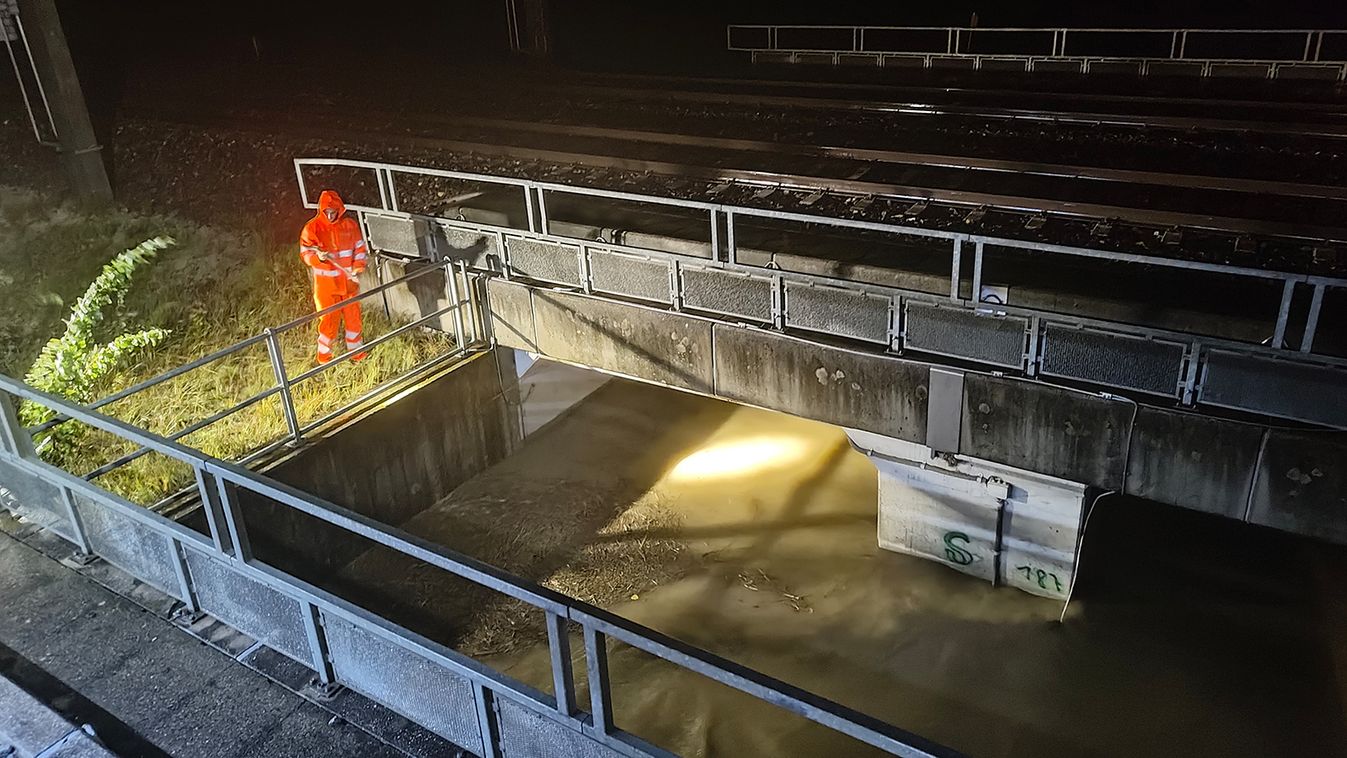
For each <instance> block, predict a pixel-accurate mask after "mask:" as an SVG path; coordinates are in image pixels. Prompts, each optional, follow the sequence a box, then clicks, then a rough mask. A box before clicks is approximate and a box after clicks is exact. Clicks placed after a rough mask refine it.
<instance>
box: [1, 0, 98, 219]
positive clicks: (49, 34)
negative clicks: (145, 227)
mask: <svg viewBox="0 0 1347 758" xmlns="http://www.w3.org/2000/svg"><path fill="white" fill-rule="evenodd" d="M19 10H20V12H21V13H22V16H21V18H22V19H23V20H24V22H25V28H26V29H27V30H28V42H29V44H30V45H31V46H32V48H33V58H34V60H35V61H36V63H37V71H38V75H39V76H41V77H42V81H43V83H44V84H45V85H46V92H47V98H48V100H49V102H50V103H51V111H52V119H53V120H54V121H55V122H56V130H57V140H58V141H59V142H60V145H61V165H62V168H63V169H64V170H65V174H66V181H67V182H68V183H69V184H70V190H71V191H72V192H74V193H75V194H76V195H78V196H79V197H80V198H82V199H84V200H89V201H93V202H96V203H106V202H111V201H112V185H111V184H110V183H109V182H108V172H107V167H106V166H104V164H103V153H102V150H103V148H102V146H101V145H99V143H98V138H97V137H96V136H95V135H94V127H93V122H91V121H90V120H89V108H88V105H87V104H86V103H85V101H84V90H83V89H82V88H81V87H80V81H79V76H78V75H76V73H75V63H74V61H73V60H71V58H70V47H69V46H68V45H67V44H66V39H65V30H64V29H62V27H61V16H60V14H59V13H57V11H56V0H19Z"/></svg>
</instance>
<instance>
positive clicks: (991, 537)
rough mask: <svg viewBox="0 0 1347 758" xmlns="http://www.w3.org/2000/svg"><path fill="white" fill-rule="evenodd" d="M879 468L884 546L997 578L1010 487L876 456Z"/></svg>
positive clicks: (990, 578)
mask: <svg viewBox="0 0 1347 758" xmlns="http://www.w3.org/2000/svg"><path fill="white" fill-rule="evenodd" d="M871 460H873V461H874V462H875V466H876V468H878V469H879V546H880V547H882V548H884V549H885V550H893V551H896V552H900V553H907V554H909V555H916V556H919V557H922V558H928V559H930V560H934V561H939V562H941V563H944V564H946V565H947V566H950V567H951V568H953V569H955V570H957V571H962V572H963V573H965V574H971V575H972V576H976V577H980V578H982V579H985V580H987V581H989V582H991V581H995V579H996V564H997V558H998V550H997V528H996V526H997V518H998V516H999V513H1000V509H1001V498H1003V497H1004V496H1005V489H1004V485H999V486H998V485H997V484H996V483H994V482H988V481H985V480H980V479H976V478H967V477H962V476H956V475H951V474H948V473H945V472H943V471H940V470H938V469H933V468H928V467H922V466H916V465H912V464H908V463H900V462H895V461H887V460H884V459H875V458H872V459H871Z"/></svg>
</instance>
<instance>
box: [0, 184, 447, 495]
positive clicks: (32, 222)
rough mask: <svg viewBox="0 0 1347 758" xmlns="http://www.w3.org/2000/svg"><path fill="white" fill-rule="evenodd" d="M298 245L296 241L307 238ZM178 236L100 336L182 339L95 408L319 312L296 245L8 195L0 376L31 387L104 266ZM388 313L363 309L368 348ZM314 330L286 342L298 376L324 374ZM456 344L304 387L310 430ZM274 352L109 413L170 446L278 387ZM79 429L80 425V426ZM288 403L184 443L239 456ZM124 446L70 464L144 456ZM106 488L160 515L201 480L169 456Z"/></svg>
mask: <svg viewBox="0 0 1347 758" xmlns="http://www.w3.org/2000/svg"><path fill="white" fill-rule="evenodd" d="M296 234H298V230H296ZM161 235H167V236H172V237H173V238H174V239H176V240H177V242H178V244H177V245H176V246H174V247H172V248H170V249H168V250H165V251H163V252H162V253H161V254H160V255H159V257H158V259H157V261H156V262H155V263H154V265H153V266H151V267H149V268H148V269H146V270H145V271H144V272H143V273H141V274H139V275H138V276H137V279H136V281H135V283H134V284H133V286H132V287H131V289H130V291H129V292H127V294H126V298H125V302H124V304H123V307H122V308H120V309H119V310H118V311H117V313H115V314H110V316H109V318H108V319H107V321H106V323H105V324H103V325H102V328H105V329H106V331H107V332H108V333H109V334H112V335H116V334H120V333H122V332H124V331H127V330H133V331H134V330H140V329H147V328H162V329H167V330H169V331H170V332H171V335H170V336H169V337H168V338H167V339H166V340H165V341H164V342H163V343H162V344H160V345H158V346H157V347H155V348H154V349H153V350H150V351H145V352H144V353H143V354H141V355H138V356H137V357H136V358H135V359H134V360H132V361H129V362H128V363H127V364H126V365H125V366H123V367H122V368H120V369H119V370H117V371H115V372H113V373H111V374H110V375H108V376H106V377H104V378H103V379H102V381H101V382H100V386H99V388H98V391H97V392H96V393H95V394H96V395H97V396H100V397H102V396H106V395H108V394H111V393H112V392H115V391H117V390H118V389H120V388H123V387H127V386H130V385H132V384H135V383H137V382H140V381H143V380H145V379H148V378H150V377H152V376H156V375H158V374H161V373H163V372H165V371H167V370H169V369H172V368H174V367H177V366H180V365H182V364H184V363H187V362H189V361H191V360H193V359H195V358H197V357H200V356H202V355H205V354H207V353H210V352H213V351H215V350H218V349H220V348H223V347H226V346H228V345H231V344H234V343H237V342H239V341H241V340H243V339H246V338H248V337H251V336H253V335H256V334H258V333H260V332H262V331H263V330H264V329H266V328H267V327H274V326H278V325H280V324H282V323H284V322H287V321H290V320H292V319H294V318H297V317H299V316H302V315H305V314H308V313H311V312H312V311H313V302H312V299H311V297H310V292H309V277H308V273H307V270H306V269H305V267H304V266H303V264H302V263H301V262H300V261H299V256H298V255H297V253H296V248H295V243H294V241H292V240H288V239H286V240H278V239H273V238H270V237H269V236H268V235H266V234H264V233H261V232H258V231H251V230H231V229H221V228H217V227H211V226H204V225H200V224H195V223H191V222H188V221H184V220H182V219H180V218H175V217H173V216H166V215H146V214H138V213H134V212H128V211H124V210H106V211H88V210H84V209H81V208H79V207H77V206H75V205H72V204H67V203H60V202H57V201H53V200H52V199H50V198H48V197H45V196H42V195H39V194H36V193H33V192H29V191H26V190H20V189H14V188H4V187H0V371H3V373H5V374H7V375H9V376H22V375H23V373H24V372H25V370H26V369H27V367H28V366H29V365H31V363H32V362H33V360H34V358H35V357H36V356H37V354H38V352H39V351H40V350H41V348H42V345H43V344H44V343H46V341H47V340H48V339H50V338H51V337H53V336H55V335H57V334H59V333H60V331H61V330H62V324H61V318H62V316H63V315H64V314H65V312H66V311H67V310H68V308H69V306H70V304H71V303H73V302H74V301H75V299H76V298H77V297H78V296H79V293H81V292H82V291H84V289H85V288H86V287H87V286H88V284H89V282H90V281H92V280H93V279H94V277H96V276H97V275H98V272H99V270H100V269H101V268H102V266H103V265H104V264H105V263H107V262H108V261H109V260H111V259H112V258H113V257H114V256H116V255H117V254H118V253H120V252H121V251H123V250H125V249H127V248H129V247H132V246H134V245H135V244H137V243H138V242H140V241H141V240H144V239H147V238H150V237H155V236H161ZM394 326H395V324H393V323H392V322H391V321H390V320H389V319H388V318H386V317H385V316H384V314H383V312H382V309H381V308H379V307H378V305H377V303H376V301H367V302H366V304H365V341H366V342H369V341H371V340H373V339H375V338H377V337H378V336H379V335H380V334H384V333H386V332H388V331H389V330H391V329H392V328H394ZM314 334H315V327H314V326H313V325H311V324H310V325H305V326H302V327H298V328H296V329H293V330H290V331H289V332H286V333H284V334H282V335H281V338H280V344H281V348H282V354H283V359H284V362H285V365H286V368H287V373H288V374H289V375H290V376H292V377H293V376H295V375H297V374H299V373H302V372H303V371H305V370H307V369H308V368H309V367H311V366H312V365H313V362H312V361H313V350H314ZM451 344H452V341H451V338H448V337H446V336H443V335H439V334H437V333H428V332H424V331H421V330H409V331H408V332H405V333H404V334H403V335H402V336H400V337H398V338H395V339H392V340H389V341H388V342H385V343H383V344H382V345H380V346H379V347H378V348H377V349H375V350H374V351H372V352H371V354H370V358H369V359H368V360H365V361H363V362H361V363H359V364H351V363H349V362H347V363H344V364H342V365H339V366H335V367H333V368H332V369H331V370H328V371H325V372H323V373H322V374H319V375H318V376H316V377H314V378H312V379H309V380H307V381H305V382H302V383H300V384H299V385H297V386H296V387H295V388H294V399H295V403H296V407H297V410H298V413H299V415H300V420H301V422H307V421H312V420H314V419H316V418H319V417H321V416H323V415H325V414H326V413H329V412H331V411H332V410H335V409H336V408H338V407H340V406H341V405H343V404H345V403H346V402H349V401H350V400H351V399H354V398H355V397H357V396H358V395H360V394H362V393H364V392H366V391H368V390H370V389H373V388H374V387H376V386H378V385H379V384H380V383H382V382H383V381H386V380H387V379H389V378H391V377H394V376H396V375H398V374H400V373H402V372H404V371H407V370H408V369H410V368H412V367H414V366H416V365H417V364H418V363H420V362H422V361H424V360H426V359H427V358H430V357H432V356H434V355H438V354H440V353H442V352H444V351H445V350H446V349H448V348H449V347H450V346H451ZM274 383H275V375H274V374H273V372H272V367H271V363H270V361H269V359H268V356H267V351H266V347H265V345H263V344H258V345H254V346H252V347H250V348H247V349H245V350H243V351H241V352H239V353H236V354H234V355H231V356H229V357H228V358H225V359H223V360H220V361H217V362H215V363H212V364H209V365H208V366H205V367H203V368H201V369H197V370H195V371H192V372H189V373H187V374H185V375H183V376H181V377H178V378H176V379H173V380H170V381H168V382H164V383H162V384H160V385H157V386H155V387H153V388H151V389H148V390H145V391H143V392H140V393H137V394H135V395H132V396H130V397H128V398H125V399H123V400H120V401H118V402H115V403H112V404H110V405H107V406H105V407H104V408H103V409H102V412H103V413H106V414H108V415H110V416H113V417H115V418H119V419H121V420H123V421H127V422H129V423H131V424H135V425H136V426H139V427H142V428H145V429H149V430H150V431H153V432H156V433H158V434H162V435H165V436H167V435H170V434H173V433H175V432H177V431H179V430H181V429H184V428H186V427H188V426H189V425H191V424H193V423H195V422H197V421H200V420H202V419H204V418H206V417H208V416H210V415H212V414H214V413H216V412H218V411H222V410H224V409H226V408H229V407H230V406H232V405H234V404H236V403H238V402H240V401H242V400H244V399H246V398H248V397H250V396H252V395H254V394H256V393H258V392H260V391H262V390H264V389H266V388H268V387H270V386H272V385H273V384H274ZM69 423H77V422H69ZM285 432H286V424H285V419H284V416H283V414H282V412H281V406H280V402H279V398H277V397H272V398H269V399H267V400H263V401H262V402H260V403H258V404H257V405H254V406H252V407H251V408H249V409H248V410H245V411H243V412H240V413H238V414H236V415H234V416H231V417H228V418H226V419H225V420H223V421H220V422H218V423H216V424H213V425H211V426H209V427H206V428H205V429H202V430H200V431H198V432H195V433H192V434H189V435H187V436H185V437H184V438H183V439H182V440H181V441H182V442H183V443H185V444H187V445H190V446H192V447H195V448H197V449H200V450H202V451H203V452H205V453H207V454H209V455H213V456H216V457H220V458H235V457H237V456H239V455H240V454H242V453H244V452H246V451H248V450H251V449H253V448H256V447H257V446H259V445H262V444H265V443H267V442H269V441H272V440H275V439H277V438H279V437H280V436H282V435H283V434H285ZM134 449H135V446H134V445H133V444H131V443H128V442H126V441H125V440H122V439H120V438H117V437H115V436H114V435H111V434H108V433H105V432H100V431H97V430H91V431H90V433H88V434H85V435H82V436H81V437H80V439H79V442H78V444H77V445H76V446H75V447H74V449H73V450H72V451H71V452H70V453H69V455H68V456H67V458H66V460H65V462H64V464H63V465H64V466H65V467H66V468H67V469H68V470H70V471H72V472H73V473H76V474H81V475H82V474H85V473H87V472H89V471H92V470H95V469H97V468H98V467H99V466H102V465H104V464H105V463H108V462H110V461H113V460H116V459H117V458H119V457H121V456H123V455H126V454H128V453H131V452H133V451H134ZM97 481H98V483H99V484H100V485H101V486H103V487H105V488H107V489H109V490H111V491H113V492H117V493H118V494H120V495H122V496H124V497H126V498H128V499H129V500H132V501H133V502H138V503H141V504H145V505H149V504H152V503H154V502H157V501H158V500H160V499H162V498H163V497H165V496H167V495H169V494H171V493H172V492H174V491H176V490H177V489H179V488H180V487H183V486H186V485H188V484H190V483H191V472H190V470H189V469H188V468H187V467H186V466H183V465H180V464H177V463H176V462H174V461H172V460H170V459H167V458H165V457H163V456H160V455H158V454H149V455H145V456H143V457H141V458H138V459H137V460H135V461H134V462H132V463H130V464H127V465H125V466H123V467H121V468H119V469H117V470H115V471H113V472H111V473H109V474H106V475H104V476H102V477H99V479H98V480H97Z"/></svg>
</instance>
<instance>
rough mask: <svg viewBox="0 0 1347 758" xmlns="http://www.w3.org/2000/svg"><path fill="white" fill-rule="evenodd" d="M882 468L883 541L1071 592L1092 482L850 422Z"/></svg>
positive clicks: (960, 567) (1052, 594)
mask: <svg viewBox="0 0 1347 758" xmlns="http://www.w3.org/2000/svg"><path fill="white" fill-rule="evenodd" d="M848 434H849V435H850V436H851V440H852V443H853V444H854V445H855V446H856V447H857V448H859V449H860V450H862V451H863V452H865V453H866V454H867V455H868V456H869V457H870V460H871V461H872V462H874V464H875V468H876V469H878V472H879V546H880V547H882V548H884V549H885V550H893V551H896V552H900V553H906V554H908V555H915V556H919V557H922V558H927V559H930V560H934V561H939V562H941V563H944V564H945V565H947V566H949V567H951V568H953V569H955V570H957V571H961V572H963V573H965V574H971V575H972V576H976V577H980V578H982V579H985V580H986V581H989V582H992V583H993V584H997V585H1006V586H1009V587H1015V588H1017V589H1020V590H1023V591H1025V592H1028V593H1031V594H1034V595H1040V596H1043V597H1049V598H1055V599H1062V600H1064V599H1065V598H1066V597H1067V594H1068V593H1069V592H1070V591H1071V582H1072V578H1073V576H1074V573H1075V566H1076V548H1077V545H1078V540H1079V535H1080V528H1081V521H1082V519H1083V516H1084V508H1085V491H1086V485H1084V484H1081V483H1079V482H1069V481H1066V480H1063V479H1057V478H1054V477H1050V476H1045V475H1043V474H1039V473H1037V472H1033V471H1024V470H1022V469H1015V468H1011V467H1009V466H1003V465H1000V464H996V463H991V462H989V461H982V460H978V459H974V458H968V457H965V456H956V455H951V454H949V453H938V452H936V451H935V450H933V449H931V448H929V447H926V446H924V445H918V444H915V443H911V442H904V441H902V440H896V439H893V438H890V437H884V436H881V435H877V434H872V433H870V432H862V431H859V430H848Z"/></svg>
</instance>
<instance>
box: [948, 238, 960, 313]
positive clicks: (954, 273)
mask: <svg viewBox="0 0 1347 758" xmlns="http://www.w3.org/2000/svg"><path fill="white" fill-rule="evenodd" d="M951 258H952V259H953V261H952V262H951V264H950V274H949V299H950V300H958V299H959V281H960V276H959V275H960V273H961V272H960V271H959V269H960V268H962V267H963V237H955V238H954V254H953V255H952V256H951Z"/></svg>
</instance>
